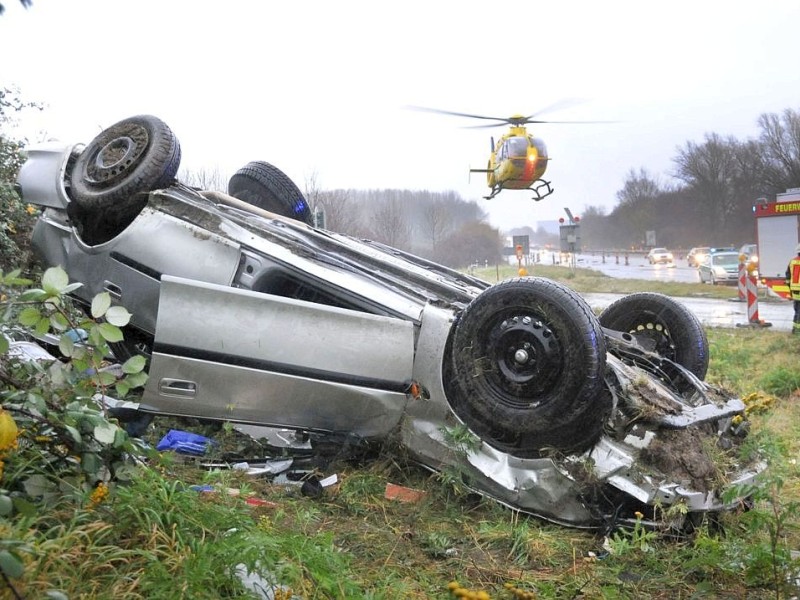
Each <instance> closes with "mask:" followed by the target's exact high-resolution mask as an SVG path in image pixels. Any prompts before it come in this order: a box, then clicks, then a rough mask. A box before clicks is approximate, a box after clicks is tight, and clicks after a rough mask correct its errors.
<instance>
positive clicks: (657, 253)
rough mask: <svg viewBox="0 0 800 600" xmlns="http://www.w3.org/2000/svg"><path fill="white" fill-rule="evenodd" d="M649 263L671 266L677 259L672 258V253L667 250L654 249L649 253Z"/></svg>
mask: <svg viewBox="0 0 800 600" xmlns="http://www.w3.org/2000/svg"><path fill="white" fill-rule="evenodd" d="M647 261H648V262H649V263H650V264H651V265H655V264H657V263H664V264H669V263H671V262H675V259H674V257H673V256H672V252H670V251H669V250H667V249H666V248H653V249H652V250H650V252H648V253H647Z"/></svg>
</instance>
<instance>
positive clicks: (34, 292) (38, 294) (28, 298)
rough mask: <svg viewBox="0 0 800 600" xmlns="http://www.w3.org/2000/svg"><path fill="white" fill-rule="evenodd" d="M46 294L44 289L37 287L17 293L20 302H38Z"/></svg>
mask: <svg viewBox="0 0 800 600" xmlns="http://www.w3.org/2000/svg"><path fill="white" fill-rule="evenodd" d="M46 296H47V294H45V292H44V290H40V289H38V288H36V289H31V290H26V291H24V292H22V293H21V294H20V295H19V301H20V302H38V301H40V300H42V299H44V298H45V297H46Z"/></svg>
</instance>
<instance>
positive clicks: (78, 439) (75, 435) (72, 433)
mask: <svg viewBox="0 0 800 600" xmlns="http://www.w3.org/2000/svg"><path fill="white" fill-rule="evenodd" d="M64 428H65V429H66V430H67V432H69V435H70V436H71V437H72V439H73V440H74V441H75V442H77V443H78V444H80V443H81V439H82V438H81V434H80V432H79V431H78V430H77V429H75V428H74V427H73V426H72V425H65V426H64Z"/></svg>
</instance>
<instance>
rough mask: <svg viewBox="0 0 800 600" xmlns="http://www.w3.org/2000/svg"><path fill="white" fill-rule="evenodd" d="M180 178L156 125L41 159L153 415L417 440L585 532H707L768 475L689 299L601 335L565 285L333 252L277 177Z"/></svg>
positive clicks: (63, 232)
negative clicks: (123, 316)
mask: <svg viewBox="0 0 800 600" xmlns="http://www.w3.org/2000/svg"><path fill="white" fill-rule="evenodd" d="M179 161H180V146H179V144H178V141H177V139H176V137H175V136H174V134H173V133H172V132H171V130H170V129H169V127H167V125H166V124H164V123H163V122H162V121H160V120H159V119H157V118H155V117H152V116H147V115H142V116H137V117H132V118H129V119H125V120H123V121H121V122H119V123H117V124H115V125H113V126H112V127H110V128H108V129H106V130H105V131H103V132H102V133H101V134H99V135H98V136H97V137H96V138H95V139H94V140H93V141H91V142H90V143H89V144H88V145H86V146H83V145H67V146H64V145H50V146H42V147H37V148H32V149H30V150H29V152H28V158H27V162H26V163H25V164H24V166H23V168H22V171H21V173H20V176H19V185H20V189H21V193H22V196H23V199H24V200H25V201H26V202H29V203H32V204H35V205H38V206H40V207H42V214H41V217H40V218H39V221H38V223H37V225H36V228H35V231H34V237H33V244H34V247H35V248H36V250H37V251H38V253H39V255H40V256H41V257H42V260H43V261H44V263H45V264H46V265H48V266H50V265H61V266H62V267H63V268H64V269H65V270H66V271H67V273H68V274H69V276H70V279H72V280H75V281H79V282H82V283H83V286H82V287H80V288H79V289H77V290H76V291H75V292H74V293H75V295H76V298H77V299H78V300H79V301H82V302H86V303H88V302H90V301H91V298H92V297H93V296H94V295H95V294H97V293H100V292H103V291H106V292H108V293H109V294H110V295H111V296H112V298H113V299H114V301H115V302H117V303H120V304H122V305H124V306H125V307H126V308H127V309H128V310H129V311H130V312H131V313H132V314H133V318H132V321H131V325H130V326H129V327H128V328H127V329H128V330H127V331H126V340H125V342H123V343H122V344H121V345H119V346H118V347H116V348H115V353H118V354H119V355H120V357H121V358H124V357H125V356H126V355H127V354H130V353H143V354H145V355H147V356H148V357H149V375H150V377H149V382H148V384H147V386H146V389H145V390H144V393H143V395H142V398H141V401H140V410H142V411H145V412H148V413H153V414H168V415H183V416H192V417H198V418H203V419H213V420H226V421H232V422H236V423H245V424H256V425H262V426H269V427H275V428H287V429H294V430H300V431H304V432H313V433H314V434H315V435H316V436H317V439H319V438H320V437H322V438H324V437H325V436H330V437H331V439H341V436H342V434H345V435H347V436H356V437H358V438H361V439H364V440H388V439H392V440H399V442H400V443H401V444H402V446H403V447H404V448H405V449H406V450H407V451H408V452H409V453H410V455H411V456H412V457H413V458H415V459H416V460H418V461H419V462H420V463H422V464H423V465H425V466H427V467H429V468H431V469H434V470H440V469H444V468H453V469H456V470H457V472H459V473H460V475H461V477H462V479H463V481H464V483H465V484H466V485H467V486H469V487H470V488H472V489H473V490H475V491H476V492H478V493H481V494H484V495H487V496H489V497H492V498H494V499H496V500H498V501H500V502H502V503H504V504H507V505H509V506H511V507H513V508H515V509H519V510H522V511H526V512H529V513H532V514H535V515H538V516H539V517H542V518H544V519H547V520H549V521H552V522H556V523H561V524H565V525H570V526H576V527H587V528H597V527H609V526H613V525H615V524H618V523H621V522H622V523H624V522H632V521H633V520H635V519H636V518H637V517H638V518H640V519H641V515H637V516H636V517H635V516H634V515H635V514H636V513H641V514H642V515H645V519H650V520H652V521H656V520H658V516H659V515H662V514H666V513H670V512H671V513H673V514H674V515H681V518H684V517H685V518H686V520H687V522H696V521H697V518H698V517H702V516H703V515H704V514H706V513H709V512H716V511H721V510H725V509H728V508H730V507H731V506H733V504H734V503H735V502H734V501H730V500H729V501H728V502H727V503H726V502H724V501H723V500H722V494H723V492H724V488H727V487H729V486H733V485H736V484H741V483H748V482H751V481H753V480H754V478H755V477H756V476H757V474H758V472H759V471H760V470H761V469H763V465H762V464H761V463H758V462H753V461H751V462H749V463H748V462H746V461H745V460H744V459H741V458H739V457H738V455H737V448H738V446H739V443H740V441H741V439H742V438H743V437H744V436H745V434H746V432H747V424H746V422H745V421H743V415H744V408H745V407H744V404H743V403H742V402H741V401H740V400H739V399H737V398H731V397H729V396H728V395H726V394H724V393H723V392H722V391H720V390H718V389H716V388H714V387H712V386H709V385H707V384H706V383H704V382H703V381H702V379H703V377H704V376H705V374H706V369H707V367H708V343H707V340H706V337H705V333H704V331H703V328H702V326H701V325H700V323H699V322H698V320H697V319H696V318H695V317H694V316H693V315H692V314H691V313H690V312H688V311H687V310H686V309H685V308H684V307H683V305H681V304H680V303H678V302H676V301H674V300H672V299H671V298H668V297H666V296H663V295H659V294H652V293H641V294H633V295H631V296H627V297H624V298H622V299H621V300H619V301H617V302H616V303H614V304H612V305H611V306H609V307H608V308H607V309H606V310H605V311H604V312H603V313H602V314H601V315H600V317H599V318H598V317H596V316H595V315H594V314H593V312H592V311H591V309H590V308H589V306H588V305H587V304H586V302H585V301H584V300H583V299H582V298H581V297H580V296H579V295H578V294H576V293H574V292H573V291H571V290H570V289H569V288H567V287H565V286H563V285H561V284H559V283H556V282H554V281H551V280H547V279H543V278H537V277H525V278H518V279H513V280H508V281H504V282H502V283H499V284H496V285H490V284H488V283H486V282H484V281H481V280H479V279H476V278H473V277H469V276H467V275H464V274H462V273H459V272H457V271H454V270H451V269H448V268H446V267H443V266H441V265H438V264H434V263H432V262H429V261H427V260H424V259H421V258H418V257H415V256H412V255H410V254H407V253H404V252H401V251H399V250H395V249H393V248H389V247H386V246H383V245H381V244H378V243H374V242H370V241H367V240H357V239H353V238H351V237H347V236H344V235H340V234H337V233H334V232H331V231H326V230H321V229H315V228H314V227H312V226H311V225H310V221H311V212H310V210H309V207H308V205H307V203H306V202H305V199H304V198H303V196H302V194H301V193H300V191H299V190H298V189H297V187H296V186H295V185H294V183H292V182H291V180H289V179H288V178H287V177H286V176H285V175H284V174H283V173H282V172H281V171H280V170H278V169H277V168H275V167H274V166H272V165H270V164H268V163H262V162H253V163H250V164H248V165H247V166H245V167H243V168H242V169H240V170H239V171H238V172H237V173H236V174H235V175H234V176H233V177H232V178H231V182H230V186H229V189H228V194H224V193H220V192H212V191H204V190H197V189H193V188H189V187H187V186H185V185H182V184H181V183H179V182H177V181H176V180H175V175H176V173H177V169H178V164H179ZM454 432H461V433H464V432H466V435H467V437H468V438H469V439H471V440H472V443H470V444H467V445H463V444H461V443H457V442H456V441H454V440H455V439H462V440H463V439H464V436H463V435H461V436H460V437H459V436H456V435H454ZM711 448H713V449H714V451H713V452H709V451H708V450H709V449H711ZM719 454H724V455H726V459H725V460H724V461H720V460H714V459H713V458H712V456H717V455H719ZM673 506H674V507H676V508H677V509H680V510H675V511H669V509H670V507H673ZM657 512H658V514H656V513H657Z"/></svg>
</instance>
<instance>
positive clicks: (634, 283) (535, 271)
mask: <svg viewBox="0 0 800 600" xmlns="http://www.w3.org/2000/svg"><path fill="white" fill-rule="evenodd" d="M471 273H472V274H473V275H474V276H476V277H478V278H480V279H483V280H485V281H488V282H490V283H495V282H498V281H502V280H504V279H508V278H510V277H516V276H517V275H518V269H517V267H515V266H511V265H498V266H495V267H487V268H478V269H474V270H473V271H471ZM528 275H530V276H532V277H546V278H548V279H554V280H555V281H560V282H561V283H563V284H564V285H567V286H569V287H570V288H572V289H573V290H575V291H576V292H580V293H609V294H632V293H635V292H657V293H661V294H666V295H667V296H677V297H692V296H696V297H697V296H701V297H703V298H719V299H729V298H736V297H737V296H738V291H737V288H736V286H727V285H707V284H701V283H682V282H673V281H653V280H649V279H622V278H617V277H609V276H608V275H605V274H604V273H601V272H600V271H596V270H594V269H587V268H583V267H576V268H574V269H572V268H570V267H566V266H560V265H542V264H537V265H534V266H532V267H529V268H528ZM760 300H761V299H760ZM763 300H765V301H769V300H770V299H769V298H764V299H763Z"/></svg>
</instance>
